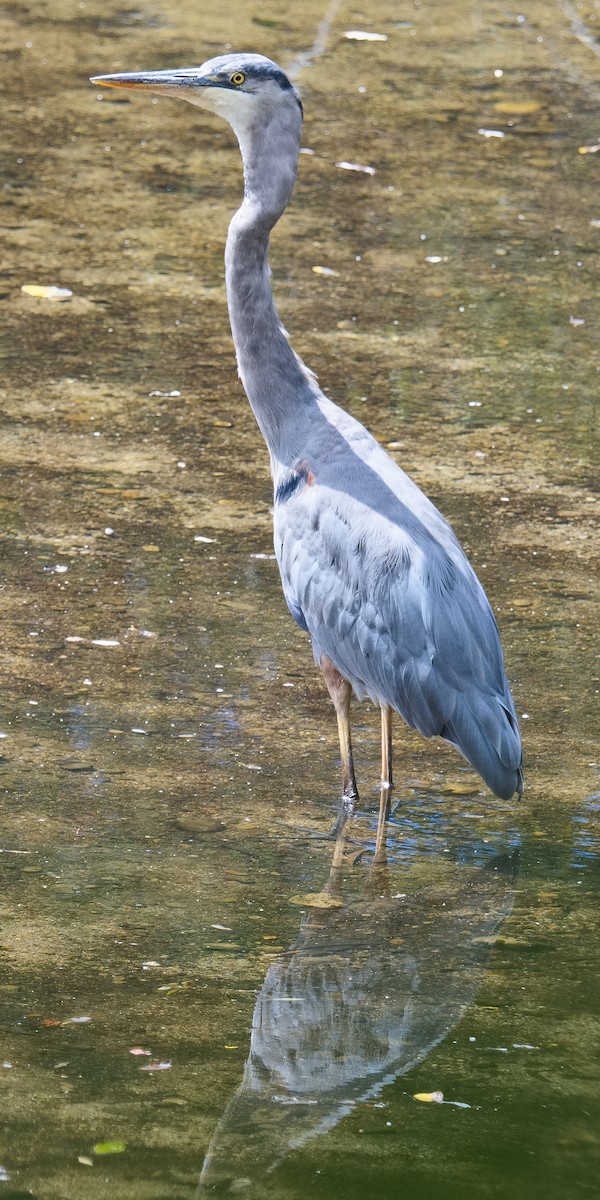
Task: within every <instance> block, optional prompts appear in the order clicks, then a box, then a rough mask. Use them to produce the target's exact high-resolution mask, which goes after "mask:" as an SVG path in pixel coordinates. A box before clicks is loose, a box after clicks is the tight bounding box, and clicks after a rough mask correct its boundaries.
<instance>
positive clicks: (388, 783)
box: [375, 704, 392, 861]
mask: <svg viewBox="0 0 600 1200" xmlns="http://www.w3.org/2000/svg"><path fill="white" fill-rule="evenodd" d="M391 797H392V710H391V708H390V707H389V705H387V704H382V705H381V793H380V797H379V817H378V820H377V839H376V842H375V861H378V860H379V859H381V858H382V856H384V855H385V839H386V825H387V820H388V817H389V815H390V802H391Z"/></svg>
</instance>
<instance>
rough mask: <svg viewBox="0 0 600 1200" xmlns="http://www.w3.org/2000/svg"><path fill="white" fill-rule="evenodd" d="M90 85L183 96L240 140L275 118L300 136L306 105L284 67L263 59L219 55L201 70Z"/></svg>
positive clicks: (97, 79) (98, 79)
mask: <svg viewBox="0 0 600 1200" xmlns="http://www.w3.org/2000/svg"><path fill="white" fill-rule="evenodd" d="M92 83H97V84H99V85H100V86H101V87H119V88H135V89H136V90H138V91H140V90H141V91H148V92H156V93H157V94H158V95H162V96H175V97H177V96H179V97H180V98H181V99H182V100H188V101H189V102H190V103H191V104H196V105H198V106H199V107H200V108H207V109H210V110H211V111H212V112H215V113H217V114H218V115H219V116H220V117H224V119H225V120H226V121H228V122H229V124H230V125H231V126H232V128H233V129H234V131H235V133H236V134H237V135H238V138H240V141H241V140H242V139H243V138H244V135H245V134H246V132H247V131H248V130H250V129H252V128H254V129H257V128H259V127H261V126H264V125H268V124H270V122H271V120H272V119H273V118H275V119H277V120H279V121H281V119H282V118H284V120H285V123H286V124H287V123H288V122H291V124H292V125H297V128H298V132H299V130H300V125H301V122H302V104H301V101H300V97H299V95H298V93H297V91H296V89H295V87H293V85H292V84H291V83H290V81H289V79H288V77H287V75H285V74H284V72H283V71H282V70H281V68H280V67H278V66H277V64H276V63H274V62H271V59H270V58H265V57H264V56H263V55H262V54H221V55H219V56H218V57H217V58H210V59H209V60H208V62H205V63H203V64H202V66H200V67H183V68H177V69H174V70H168V71H139V72H136V73H134V74H120V75H96V76H94V78H93V79H92Z"/></svg>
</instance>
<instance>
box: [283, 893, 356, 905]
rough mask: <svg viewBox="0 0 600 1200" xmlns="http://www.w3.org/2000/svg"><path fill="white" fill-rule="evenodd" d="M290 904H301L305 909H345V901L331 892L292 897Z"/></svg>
mask: <svg viewBox="0 0 600 1200" xmlns="http://www.w3.org/2000/svg"><path fill="white" fill-rule="evenodd" d="M290 904H301V905H302V907H303V908H343V907H344V901H343V900H340V898H339V896H330V895H329V892H309V893H308V895H306V896H290Z"/></svg>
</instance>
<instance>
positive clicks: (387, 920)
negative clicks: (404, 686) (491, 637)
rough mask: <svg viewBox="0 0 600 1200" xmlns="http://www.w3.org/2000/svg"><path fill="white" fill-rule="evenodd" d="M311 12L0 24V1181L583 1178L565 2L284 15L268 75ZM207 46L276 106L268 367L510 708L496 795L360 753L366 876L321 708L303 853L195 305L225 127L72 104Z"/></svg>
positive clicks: (584, 362)
mask: <svg viewBox="0 0 600 1200" xmlns="http://www.w3.org/2000/svg"><path fill="white" fill-rule="evenodd" d="M325 11H326V6H325V4H324V3H323V4H322V5H319V4H317V3H316V2H314V0H312V2H311V3H308V4H305V5H303V6H302V8H301V9H300V6H297V7H296V8H291V7H289V8H287V7H286V8H285V9H284V10H280V9H277V8H276V7H274V6H269V5H268V4H266V3H258V0H257V3H256V4H252V5H246V6H239V7H238V6H237V5H236V4H234V3H233V2H229V0H226V2H225V3H223V4H222V5H221V6H220V11H219V14H218V15H215V16H205V15H203V14H202V13H201V12H199V10H198V6H197V5H196V4H191V3H189V2H188V0H179V2H178V3H175V2H174V0H162V3H161V4H160V6H159V5H157V4H151V3H150V2H149V0H148V2H146V0H144V3H143V4H142V5H141V6H140V7H138V8H136V9H124V8H122V7H119V6H118V5H117V4H116V3H113V2H112V0H108V2H105V3H103V4H99V3H97V2H96V0H94V2H93V3H89V2H86V3H85V4H84V3H77V2H75V0H73V2H66V0H55V3H54V4H53V5H52V6H50V5H48V4H47V3H44V2H43V0H32V2H31V3H29V4H28V5H27V6H25V5H20V6H17V5H15V6H13V7H11V8H8V9H7V10H5V15H4V17H3V18H2V20H1V30H2V46H3V52H2V54H1V56H0V57H1V59H2V65H3V73H2V74H3V87H4V89H5V95H4V98H3V100H4V113H5V122H4V127H5V139H4V141H5V146H4V171H3V188H2V192H1V196H2V213H1V215H0V224H1V225H2V233H3V239H4V255H3V268H2V273H1V276H0V285H1V286H0V303H1V304H2V307H3V316H4V321H3V329H4V337H3V344H2V351H1V353H2V366H3V371H2V392H3V395H2V408H3V423H2V429H3V432H2V437H1V439H0V458H1V463H2V479H1V489H0V521H1V526H2V531H3V551H2V557H3V563H4V571H3V574H4V586H3V589H2V591H1V592H0V596H1V598H2V603H3V614H4V635H3V639H2V670H3V716H2V724H1V728H0V732H1V733H2V734H3V735H5V736H4V737H3V738H2V740H1V741H0V754H1V755H2V757H1V758H0V767H1V772H2V782H3V788H4V790H3V803H2V808H1V810H0V822H1V828H0V868H1V869H2V878H3V886H2V893H1V897H0V922H1V933H0V955H1V961H2V973H1V976H0V1029H1V1036H2V1045H1V1051H0V1060H1V1061H0V1089H1V1101H0V1113H1V1114H2V1115H1V1116H0V1167H1V1168H2V1170H0V1200H2V1198H4V1200H17V1197H25V1196H35V1197H38V1198H39V1200H42V1198H43V1200H50V1198H51V1200H54V1197H56V1198H57V1200H75V1197H77V1198H79V1197H80V1196H82V1195H85V1196H86V1197H88V1196H89V1197H91V1198H94V1197H95V1196H96V1195H98V1196H99V1195H105V1194H106V1190H107V1186H109V1187H110V1188H111V1191H112V1194H113V1195H114V1196H115V1198H117V1200H119V1198H120V1197H128V1198H130V1197H136V1198H137V1197H140V1198H142V1197H143V1198H144V1200H145V1198H149V1200H159V1198H160V1200H183V1198H187V1197H190V1198H191V1197H194V1196H195V1195H196V1194H198V1195H210V1194H213V1193H214V1192H218V1191H219V1190H221V1191H224V1192H225V1194H228V1193H231V1194H238V1193H239V1194H245V1195H248V1196H256V1197H263V1196H264V1197H286V1198H289V1200H292V1198H295V1197H299V1196H304V1195H306V1193H307V1191H308V1190H309V1189H310V1192H311V1194H312V1195H313V1196H314V1197H315V1198H320V1197H324V1198H330V1197H331V1198H334V1197H338V1196H340V1197H341V1196H342V1195H343V1196H349V1197H354V1196H356V1197H361V1198H364V1197H367V1198H368V1200H371V1198H372V1200H379V1198H380V1197H381V1198H382V1200H383V1197H389V1196H393V1195H399V1194H402V1193H403V1192H405V1193H406V1194H407V1195H410V1196H412V1197H414V1198H415V1200H429V1197H430V1196H432V1195H434V1194H436V1195H441V1196H444V1197H448V1198H453V1197H455V1196H456V1197H459V1196H464V1195H469V1196H473V1197H477V1198H479V1197H481V1198H483V1197H485V1198H486V1200H487V1198H488V1197H490V1198H493V1200H496V1198H498V1200H500V1198H501V1197H502V1198H504V1197H505V1196H507V1195H511V1196H512V1197H514V1198H516V1200H525V1198H526V1197H527V1200H529V1198H530V1197H537V1196H540V1197H542V1196H543V1197H544V1200H559V1198H560V1200H562V1198H563V1197H564V1196H565V1195H567V1194H571V1193H575V1192H576V1193H577V1195H578V1196H581V1197H585V1196H595V1195H596V1194H597V1178H598V1169H599V1162H598V1158H599V1155H598V1149H599V1141H598V1129H599V1127H600V1121H599V1117H600V1112H599V1108H600V1105H599V1103H598V1097H599V1088H598V1081H599V1076H600V1069H599V1057H598V1049H599V1047H598V1042H599V1037H598V1001H597V978H598V971H599V968H600V961H599V959H600V955H599V951H598V944H599V939H598V933H599V929H598V915H597V914H598V891H599V884H600V877H599V870H598V865H599V836H600V791H599V783H598V769H599V763H598V757H599V755H598V704H597V697H598V658H597V624H598V615H597V606H596V604H595V600H596V594H597V567H596V562H595V560H596V559H597V549H596V545H597V532H596V531H597V511H598V509H597V495H596V494H595V493H596V490H597V475H598V439H597V416H596V413H597V399H596V397H597V391H598V382H599V378H598V371H599V369H600V359H599V355H598V333H599V330H598V305H597V292H598V251H599V248H600V203H599V202H598V193H597V174H598V164H599V162H600V153H597V152H596V151H595V150H594V149H593V148H594V147H596V146H597V144H598V140H599V127H598V100H599V98H600V82H599V80H598V65H599V44H600V43H599V42H598V37H599V36H600V13H599V11H598V6H597V4H594V3H593V0H582V2H581V3H579V4H577V5H575V4H571V3H570V2H567V0H563V2H562V3H558V2H557V3H554V2H553V3H551V4H549V3H547V2H546V3H541V2H539V0H531V3H528V4H527V6H526V8H525V10H524V12H522V13H519V12H518V10H514V11H513V10H512V9H510V8H509V6H508V5H505V4H500V3H494V2H493V0H490V2H489V3H483V2H481V3H478V2H476V0H473V2H472V3H467V2H466V0H463V2H462V3H458V2H457V0H452V2H451V0H437V3H426V2H425V0H423V2H422V3H414V4H413V3H411V4H406V5H404V6H400V8H399V7H398V6H397V5H396V4H391V3H390V4H385V3H384V2H383V0H373V3H371V4H369V5H366V6H364V7H362V8H354V9H348V8H346V7H345V6H344V5H339V6H338V8H337V10H335V7H334V6H330V9H329V10H328V11H329V19H330V23H329V26H328V27H327V28H325V29H322V31H321V35H322V36H321V41H322V42H323V41H324V49H323V50H322V52H320V53H317V54H316V55H315V56H313V57H312V58H311V57H310V55H309V56H308V58H307V53H308V51H309V50H310V47H311V46H313V43H314V40H315V37H316V35H317V30H318V28H319V24H320V22H321V21H322V20H323V17H324V16H325ZM349 29H361V30H367V31H375V32H379V33H383V34H386V35H387V38H388V40H387V42H383V41H379V42H355V41H350V40H348V39H346V38H344V37H343V33H344V31H345V30H349ZM234 36H235V46H236V47H237V48H251V49H256V50H260V51H262V52H263V53H266V54H268V55H270V56H272V57H274V58H276V59H278V60H279V61H280V62H281V63H282V65H283V66H284V67H290V66H293V65H294V64H296V68H297V69H298V71H299V73H298V76H297V82H298V84H299V85H300V86H301V88H302V91H303V96H304V101H305V111H306V125H305V135H304V147H305V149H307V150H312V151H313V153H312V154H303V155H302V156H301V159H300V172H299V181H298V185H297V190H296V192H295V196H294V200H293V203H292V206H291V208H290V210H289V213H288V214H287V215H286V217H285V219H284V220H283V221H282V223H281V225H280V226H279V227H278V229H277V231H276V233H275V235H274V238H273V251H272V264H273V274H274V285H275V288H276V292H277V297H278V301H279V306H280V309H281V312H282V315H283V316H284V319H285V322H286V325H287V327H288V328H289V330H290V332H291V335H292V338H293V342H294V345H295V347H296V348H297V349H298V350H299V351H300V353H302V355H303V357H305V359H306V360H307V362H309V363H310V365H311V366H312V367H314V369H315V370H316V371H317V373H318V375H319V378H320V382H321V384H322V386H323V387H324V389H325V390H326V391H327V392H328V394H329V395H331V396H332V398H333V399H334V400H336V401H338V402H339V403H342V404H343V405H344V406H346V407H347V408H349V409H350V410H351V411H352V412H353V413H354V414H355V415H357V416H359V417H360V419H362V420H364V421H365V422H366V423H367V424H368V425H369V427H370V428H371V429H372V430H373V431H374V432H375V433H376V435H377V436H378V437H380V438H381V440H382V441H383V443H384V444H386V445H389V446H390V452H391V453H392V454H393V455H394V456H396V457H397V458H398V461H400V462H401V463H402V465H403V466H404V467H405V468H406V469H408V470H409V471H410V473H411V474H412V475H413V476H414V478H415V479H416V480H417V481H418V482H419V483H420V484H421V486H423V488H424V489H425V490H426V491H427V492H428V493H429V494H430V495H431V496H432V498H433V499H434V500H435V501H436V503H438V504H439V506H440V507H441V508H442V510H443V511H444V513H445V514H446V515H447V516H448V517H449V518H450V520H451V521H452V523H453V524H454V527H455V528H456V530H457V532H458V534H459V536H460V537H461V540H462V541H463V543H464V545H465V547H466V548H467V550H468V552H469V554H470V556H471V558H472V561H473V563H474V565H475V566H476V569H477V571H478V573H479V574H480V575H481V577H482V580H483V582H484V584H485V586H486V588H487V590H488V593H489V595H490V598H491V600H492V602H493V605H494V609H495V611H496V613H497V616H498V621H499V624H500V627H501V632H502V637H503V644H504V648H505V654H506V659H507V665H508V670H509V675H510V678H511V683H512V685H513V692H514V695H515V701H516V704H517V710H518V712H519V713H520V714H521V715H522V726H523V733H524V738H525V745H526V774H527V791H526V793H525V797H524V799H523V801H522V802H521V804H520V805H517V804H516V803H513V802H511V803H508V804H503V803H501V802H499V801H493V800H492V799H491V797H490V796H489V794H488V793H487V792H486V791H485V790H484V789H483V788H482V787H481V786H480V783H479V780H478V778H477V777H476V776H475V775H474V774H473V772H471V771H470V769H467V767H466V766H465V765H464V764H463V763H462V761H461V760H460V759H459V758H458V757H457V756H456V755H455V754H454V753H453V752H452V751H451V750H450V749H448V748H446V747H443V746H438V745H436V744H431V743H429V742H425V741H423V739H421V738H420V737H419V736H417V735H416V734H412V733H409V732H407V731H401V730H400V728H399V727H398V728H397V730H396V747H397V749H396V755H397V766H396V792H395V797H394V806H395V807H394V812H393V817H392V820H391V822H390V826H389V838H388V848H387V857H388V865H387V868H384V867H383V866H382V865H380V866H379V869H377V867H374V866H373V865H372V858H373V854H372V851H373V844H374V831H375V826H376V816H377V804H378V794H377V792H376V791H375V784H376V782H377V778H378V771H379V764H378V728H377V717H376V714H375V713H374V712H373V711H372V710H371V709H370V708H369V706H367V705H365V706H363V707H362V708H358V707H356V708H355V712H354V720H355V725H356V752H357V759H358V768H359V784H360V785H361V787H362V801H361V807H360V811H359V814H358V817H357V820H356V822H355V824H354V826H353V827H352V830H351V831H350V839H351V840H350V842H349V844H348V846H347V850H346V857H345V859H344V863H343V867H342V870H341V873H338V874H335V875H332V871H331V855H332V850H333V844H332V842H331V841H329V840H328V839H327V837H326V835H327V833H328V831H329V829H330V827H331V824H332V821H333V818H334V813H335V805H336V796H337V787H338V779H337V737H336V731H335V722H334V719H333V716H332V713H331V711H330V705H329V701H328V700H327V699H326V697H325V695H324V689H323V686H322V682H321V680H320V679H319V678H318V677H317V674H316V672H315V669H314V666H313V664H312V656H311V653H310V647H309V646H308V644H307V640H306V638H305V637H304V636H303V635H302V634H301V633H300V632H299V631H298V630H296V629H295V627H294V626H293V623H292V622H291V619H290V618H289V616H288V614H287V610H286V609H285V605H284V603H283V600H282V598H281V595H280V589H279V583H278V578H277V569H276V564H275V563H274V561H273V560H272V558H271V530H270V513H269V508H270V504H271V489H270V481H269V478H268V471H267V456H266V451H265V449H264V446H263V444H262V441H261V438H260V434H259V432H258V430H257V428H256V426H255V424H254V420H253V417H252V414H251V412H250V410H249V408H248V406H247V404H246V402H245V399H244V396H243V394H242V391H241V388H240V385H239V382H238V381H237V379H236V376H235V363H234V357H233V351H232V347H231V342H230V334H229V330H228V324H227V313H226V306H225V298H224V288H223V279H222V274H223V268H222V249H223V241H224V237H225V234H226V228H227V221H228V218H229V215H230V213H231V211H232V210H233V209H234V208H235V206H236V204H237V202H238V198H239V195H240V186H241V178H240V169H239V161H238V153H237V149H236V147H235V145H234V142H233V139H232V136H231V135H230V133H229V131H228V130H227V129H226V127H225V126H222V127H221V126H217V125H216V123H214V122H211V121H210V120H209V119H208V118H207V117H205V116H203V115H202V114H200V113H197V112H195V111H194V110H192V109H190V108H189V107H188V106H184V105H178V104H175V103H173V102H170V101H162V100H161V101H160V102H157V101H153V100H152V99H150V98H144V97H135V98H134V99H133V100H131V99H130V98H129V97H127V96H120V95H119V94H118V93H116V92H115V93H114V95H113V94H106V95H99V94H97V93H96V92H95V91H94V90H93V89H92V88H91V87H89V86H88V84H87V79H88V76H89V75H91V74H94V73H100V72H104V71H106V72H108V71H117V70H125V69H132V70H133V69H137V68H141V67H149V68H155V67H156V68H158V67H166V66H170V65H189V64H191V63H193V62H198V61H200V60H202V59H204V58H206V57H208V56H209V55H211V54H213V53H218V52H221V50H222V48H223V47H224V46H225V45H227V43H231V42H232V41H234ZM302 63H304V65H303V66H302ZM480 130H487V131H488V132H487V134H485V133H481V132H479V131H480ZM490 132H493V133H494V134H500V133H503V134H504V136H503V137H499V136H489V134H490ZM586 147H587V148H588V150H587V152H586V153H581V152H580V150H581V148H586ZM339 162H350V163H354V164H356V165H358V166H363V167H364V166H369V167H372V168H373V169H374V171H375V174H367V173H365V172H361V171H355V170H347V169H342V168H340V167H337V166H336V165H335V164H336V163H339ZM314 267H318V268H321V269H322V268H327V270H329V271H331V272H335V273H334V274H323V273H322V271H321V272H315V271H314V270H313V268H314ZM23 284H39V285H58V286H61V287H67V288H69V289H71V290H72V292H73V297H72V299H71V300H69V301H67V302H65V303H57V302H52V301H50V300H44V299H40V298H36V297H32V296H29V295H26V294H23V293H22V292H21V290H20V289H21V286H22V285H23ZM594 539H596V541H595V540H594ZM315 894H317V896H319V895H320V896H321V907H316V908H314V907H313V906H312V904H313V901H312V900H311V899H310V897H314V895H315ZM323 894H324V895H325V900H323ZM327 903H328V904H329V907H326V906H324V905H326V904H327ZM79 1018H91V1019H88V1020H80V1019H79ZM133 1049H137V1050H144V1051H150V1052H151V1053H150V1054H132V1053H131V1051H132V1050H133ZM161 1064H169V1065H168V1066H166V1065H162V1066H161ZM148 1066H150V1067H155V1068H159V1067H160V1069H153V1070H144V1069H142V1068H145V1067H148ZM437 1091H441V1092H443V1094H444V1097H445V1099H446V1100H447V1101H449V1102H450V1103H444V1104H440V1103H435V1102H433V1103H427V1102H419V1101H417V1100H415V1099H413V1097H414V1095H415V1094H420V1093H431V1092H437ZM463 1106H468V1107H463ZM120 1142H122V1143H124V1144H125V1149H124V1150H117V1149H116V1148H115V1146H114V1145H113V1146H112V1149H113V1153H105V1154H101V1153H98V1152H94V1149H93V1148H94V1147H95V1146H98V1145H102V1144H103V1143H109V1144H110V1143H117V1144H118V1143H120ZM209 1148H210V1155H211V1157H210V1158H208V1159H207V1161H206V1164H205V1167H204V1172H203V1178H202V1183H201V1184H199V1177H200V1172H201V1168H202V1165H203V1162H204V1159H205V1155H206V1154H207V1151H208V1150H209Z"/></svg>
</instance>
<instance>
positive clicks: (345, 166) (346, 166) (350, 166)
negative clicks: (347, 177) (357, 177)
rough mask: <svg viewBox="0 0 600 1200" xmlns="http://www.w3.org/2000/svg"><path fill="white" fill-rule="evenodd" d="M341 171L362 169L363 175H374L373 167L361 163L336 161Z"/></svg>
mask: <svg viewBox="0 0 600 1200" xmlns="http://www.w3.org/2000/svg"><path fill="white" fill-rule="evenodd" d="M335 165H336V167H339V168H340V170H341V171H362V173H363V175H375V173H376V172H375V167H364V166H362V164H361V163H351V162H336V164H335Z"/></svg>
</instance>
